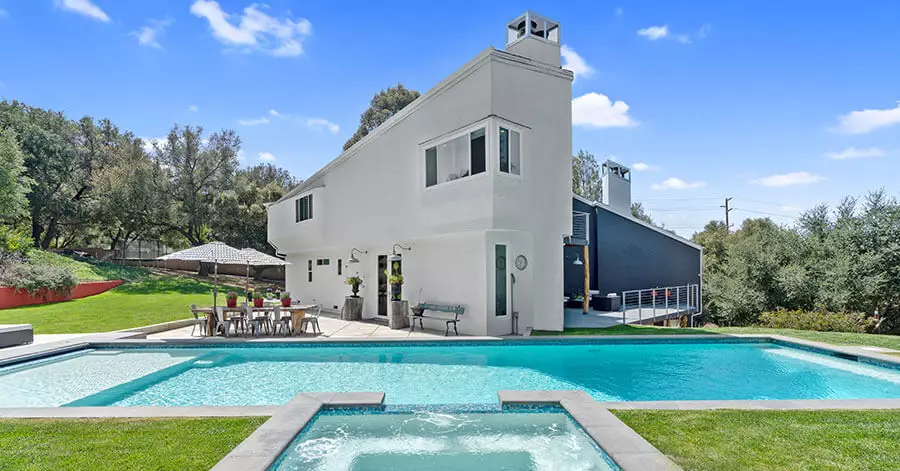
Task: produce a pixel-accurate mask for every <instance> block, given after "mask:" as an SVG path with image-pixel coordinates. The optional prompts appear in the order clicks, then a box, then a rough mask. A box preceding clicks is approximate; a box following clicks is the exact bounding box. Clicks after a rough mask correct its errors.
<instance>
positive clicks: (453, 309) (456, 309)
mask: <svg viewBox="0 0 900 471" xmlns="http://www.w3.org/2000/svg"><path fill="white" fill-rule="evenodd" d="M410 310H411V311H412V315H411V316H410V322H409V331H410V332H412V331H414V330H416V319H418V320H419V327H420V328H421V329H422V330H425V326H423V325H422V319H435V320H439V321H443V322H446V323H447V330H445V331H444V337H446V336H448V335H450V324H453V332H454V333H456V335H457V336H458V335H459V331H458V330H456V323H457V322H459V316H461V315H463V313H465V312H466V308H464V307H463V306H462V304H434V303H419V304H417V305H416V306H415V307H413V308H411V309H410ZM416 311H418V312H419V313H420V314H416ZM427 311H432V312H435V313H438V312H445V313H448V314H453V319H448V318H447V317H446V316H442V315H427V314H426V312H427Z"/></svg>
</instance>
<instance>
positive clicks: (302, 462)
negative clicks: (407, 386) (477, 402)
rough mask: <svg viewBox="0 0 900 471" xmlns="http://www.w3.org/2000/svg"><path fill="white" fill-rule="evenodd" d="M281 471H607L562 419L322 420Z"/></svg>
mask: <svg viewBox="0 0 900 471" xmlns="http://www.w3.org/2000/svg"><path fill="white" fill-rule="evenodd" d="M270 469H272V470H278V471H300V470H306V471H420V470H436V471H472V470H478V469H492V470H516V471H557V470H558V471H610V470H615V469H618V467H616V465H615V464H614V463H613V462H612V460H610V459H609V457H608V456H606V454H605V453H604V452H603V451H602V450H600V449H599V448H597V446H596V445H595V444H594V442H593V440H591V438H590V437H588V436H587V435H586V434H585V433H584V431H583V430H581V428H580V427H579V426H578V425H576V424H575V423H574V422H573V421H572V420H571V419H570V418H569V417H568V416H567V415H566V414H565V413H563V412H540V413H510V412H502V413H489V414H484V413H433V412H420V413H408V414H340V415H328V414H324V415H323V414H320V415H318V416H316V418H314V419H313V422H312V423H311V424H310V425H308V426H307V428H306V429H305V430H304V431H303V432H301V433H300V435H299V436H298V437H297V439H295V440H294V442H293V443H291V445H290V446H288V448H287V450H285V452H284V454H283V455H282V457H281V458H280V459H279V460H278V461H277V462H276V463H275V464H274V465H273V466H272V467H271V468H270Z"/></svg>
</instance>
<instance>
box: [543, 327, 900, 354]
mask: <svg viewBox="0 0 900 471" xmlns="http://www.w3.org/2000/svg"><path fill="white" fill-rule="evenodd" d="M532 334H533V335H683V334H777V335H786V336H788V337H794V338H798V339H805V340H813V341H816V342H823V343H830V344H832V345H867V346H875V347H885V348H893V349H897V350H900V336H898V335H876V334H855V333H847V332H816V331H812V330H794V329H767V328H763V327H715V328H703V329H701V328H697V329H678V328H673V327H652V326H635V325H626V326H622V325H618V326H615V327H608V328H605V329H588V328H578V329H566V330H565V331H564V332H551V331H535V332H533V333H532Z"/></svg>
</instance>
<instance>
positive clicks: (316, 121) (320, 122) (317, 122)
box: [306, 118, 341, 134]
mask: <svg viewBox="0 0 900 471" xmlns="http://www.w3.org/2000/svg"><path fill="white" fill-rule="evenodd" d="M306 126H307V127H308V128H310V129H315V130H316V131H322V130H325V129H327V130H328V132H330V133H331V134H337V133H339V132H340V131H341V128H340V126H338V125H337V124H334V123H332V122H331V121H328V120H327V119H325V118H309V119H307V120H306Z"/></svg>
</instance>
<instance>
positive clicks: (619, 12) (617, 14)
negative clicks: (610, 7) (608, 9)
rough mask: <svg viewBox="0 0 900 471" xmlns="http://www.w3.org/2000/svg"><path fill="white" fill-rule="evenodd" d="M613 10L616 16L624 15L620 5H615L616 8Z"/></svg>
mask: <svg viewBox="0 0 900 471" xmlns="http://www.w3.org/2000/svg"><path fill="white" fill-rule="evenodd" d="M614 12H615V14H616V18H621V17H622V16H624V15H625V10H624V9H622V7H616V9H615V10H614Z"/></svg>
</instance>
